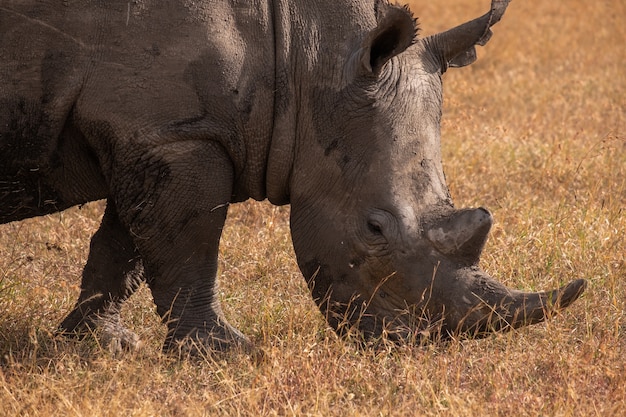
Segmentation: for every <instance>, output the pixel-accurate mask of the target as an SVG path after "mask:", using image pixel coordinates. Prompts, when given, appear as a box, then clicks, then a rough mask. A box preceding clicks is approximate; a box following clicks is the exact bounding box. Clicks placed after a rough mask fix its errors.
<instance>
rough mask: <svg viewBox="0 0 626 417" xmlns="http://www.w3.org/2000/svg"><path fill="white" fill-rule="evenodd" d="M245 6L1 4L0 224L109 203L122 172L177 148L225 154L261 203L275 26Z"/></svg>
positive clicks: (243, 188) (256, 5)
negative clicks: (144, 156) (149, 155)
mask: <svg viewBox="0 0 626 417" xmlns="http://www.w3.org/2000/svg"><path fill="white" fill-rule="evenodd" d="M239 3H240V2H217V3H216V2H209V1H196V2H191V1H185V0H181V1H178V2H174V1H172V2H155V1H154V2H153V1H136V2H127V1H125V0H124V1H119V0H118V1H87V2H73V1H68V2H35V1H8V2H3V5H2V7H0V28H1V32H2V38H3V41H2V42H1V44H0V85H1V86H2V89H1V90H0V92H1V93H0V102H1V103H0V104H1V105H0V160H1V162H2V164H0V222H7V221H12V220H19V219H21V218H25V217H31V216H36V215H41V214H46V213H50V212H54V211H58V210H62V209H65V208H67V207H70V206H72V205H75V204H80V203H83V202H86V201H90V200H94V199H99V198H104V197H107V195H108V192H109V185H110V184H109V183H110V180H111V169H112V166H113V164H116V163H117V164H120V163H121V164H125V163H132V160H131V159H130V158H131V154H133V153H136V152H140V153H141V152H146V151H147V150H148V149H149V148H155V147H158V146H159V145H160V144H164V143H169V142H172V141H178V140H216V141H219V142H220V143H222V145H223V146H224V147H225V148H226V149H227V151H228V152H229V154H230V155H231V158H232V159H233V164H234V166H235V168H236V170H237V175H236V177H237V179H238V184H237V185H236V187H235V190H236V191H237V192H238V193H239V194H240V199H244V198H247V197H249V196H252V197H255V198H263V197H264V192H265V190H264V175H265V172H264V170H265V160H266V153H267V147H268V145H269V139H268V137H269V132H270V129H271V124H272V113H271V112H272V105H271V104H272V95H273V89H274V86H273V67H272V63H273V46H272V38H271V21H270V20H271V19H270V14H269V10H268V6H267V5H265V4H264V3H261V2H246V3H245V4H242V5H238V4H239ZM268 104H269V105H268Z"/></svg>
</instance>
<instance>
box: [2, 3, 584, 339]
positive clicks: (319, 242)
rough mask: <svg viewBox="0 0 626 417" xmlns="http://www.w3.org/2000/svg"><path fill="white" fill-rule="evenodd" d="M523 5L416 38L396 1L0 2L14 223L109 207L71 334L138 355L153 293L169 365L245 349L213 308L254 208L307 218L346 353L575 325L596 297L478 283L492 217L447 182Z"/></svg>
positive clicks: (68, 325)
mask: <svg viewBox="0 0 626 417" xmlns="http://www.w3.org/2000/svg"><path fill="white" fill-rule="evenodd" d="M507 5H508V0H493V2H492V5H491V8H490V10H489V11H488V12H487V13H486V14H485V15H483V16H482V17H478V18H476V19H474V20H471V21H468V22H467V23H464V24H462V25H460V26H458V27H455V28H453V29H451V30H448V31H445V32H442V33H438V34H435V35H432V36H427V37H418V35H417V33H418V21H417V19H415V18H414V16H413V15H412V13H411V11H410V10H409V9H408V8H407V7H403V6H398V5H394V4H390V3H389V2H388V1H387V0H351V1H348V0H311V1H295V0H246V1H243V0H221V1H215V0H170V1H156V0H135V1H127V0H88V1H78V0H67V1H56V2H41V1H35V0H3V1H2V4H1V5H0V36H1V37H2V41H1V42H0V93H1V94H0V161H1V165H0V223H7V222H13V221H18V220H21V219H24V218H28V217H33V216H41V215H45V214H49V213H54V212H58V211H60V210H64V209H66V208H69V207H72V206H75V205H80V204H83V203H86V202H89V201H93V200H99V199H106V209H105V212H104V215H103V219H102V223H101V225H100V228H99V230H98V231H97V232H96V233H95V235H94V236H93V238H92V240H91V246H90V252H89V257H88V259H87V263H86V265H85V268H84V271H83V275H82V283H81V292H80V295H79V298H78V301H77V303H76V306H75V308H74V310H73V311H72V312H70V313H69V315H68V316H67V318H65V320H64V321H63V322H62V323H61V325H60V330H61V331H62V332H64V333H70V334H82V333H84V332H87V331H90V330H92V329H95V328H98V326H100V328H101V329H103V330H102V331H103V332H104V333H105V334H108V335H109V336H110V337H111V340H114V341H115V343H117V344H119V345H121V346H129V347H132V346H135V345H136V344H137V343H138V339H137V336H136V335H135V334H134V333H132V332H131V331H129V330H127V329H125V328H124V327H123V326H122V325H121V322H120V316H119V314H120V307H121V306H122V304H123V303H124V302H125V301H126V300H127V299H128V297H129V296H131V294H132V293H133V292H134V291H135V290H136V289H137V288H138V286H139V285H140V284H141V283H142V282H146V283H147V285H148V286H149V288H150V290H151V293H152V295H153V298H154V302H155V304H156V306H157V312H158V314H159V315H160V316H161V317H162V318H163V320H164V321H165V322H166V323H167V326H168V333H167V337H166V340H165V343H164V348H166V349H171V348H172V347H173V346H181V345H182V346H187V345H189V346H194V347H193V348H190V349H198V348H202V349H207V350H224V349H228V348H229V347H233V346H242V347H249V346H250V342H249V339H247V338H246V336H244V335H243V334H242V333H241V332H240V331H238V330H237V329H235V328H234V327H233V326H232V325H230V324H229V322H228V321H227V320H226V318H225V317H224V314H223V312H222V310H221V308H220V305H219V302H218V299H217V297H216V273H217V254H218V245H219V241H220V235H221V230H222V227H223V225H224V221H225V218H226V214H227V209H228V206H229V205H230V204H232V203H236V202H241V201H244V200H247V199H255V200H264V199H268V200H269V201H270V202H271V203H273V204H276V205H284V204H290V205H291V212H290V213H291V214H290V216H291V217H290V226H291V234H292V240H293V245H294V249H295V253H296V258H297V262H298V265H299V267H300V269H301V271H302V274H303V276H304V278H305V280H306V282H307V284H308V286H309V288H310V290H311V293H312V297H313V299H314V300H315V302H316V303H317V305H318V306H319V309H320V310H321V312H322V313H323V314H324V315H325V316H326V319H327V321H328V323H329V324H330V326H331V327H332V328H334V329H335V330H336V331H337V333H338V334H340V335H349V334H351V335H356V336H358V337H359V338H360V339H359V340H365V341H367V340H374V341H375V340H381V338H388V339H389V340H392V341H398V342H401V341H418V340H420V341H421V340H426V341H428V340H431V339H435V338H437V339H446V338H450V337H463V336H467V337H480V336H484V335H487V334H489V333H492V332H495V331H505V330H509V329H513V328H518V327H520V326H524V325H528V324H532V323H537V322H541V321H542V320H544V319H545V318H546V317H547V316H549V315H551V314H552V313H554V312H556V311H558V310H559V309H562V308H564V307H566V306H568V305H569V304H570V303H572V302H573V301H574V300H576V299H577V298H578V297H579V296H580V294H581V293H582V292H583V290H584V288H585V281H584V280H576V281H572V282H570V283H569V284H567V285H565V286H563V287H561V288H559V289H556V290H553V291H548V292H539V293H528V292H522V291H517V290H513V289H509V288H507V287H506V286H504V285H503V284H501V283H499V282H498V281H496V280H495V279H493V278H491V277H490V276H489V275H488V274H487V273H485V272H484V271H482V270H481V269H480V268H479V266H478V261H479V257H480V255H481V251H482V249H483V247H484V244H485V240H486V238H487V234H488V232H489V230H490V228H491V226H492V222H493V217H492V215H491V213H490V212H489V211H488V210H486V209H484V208H475V209H463V210H459V209H456V208H455V207H454V205H453V203H452V199H451V196H450V192H449V190H448V187H447V185H446V182H445V177H444V172H443V167H442V161H441V150H440V118H441V113H442V74H443V73H444V72H445V71H446V70H447V69H448V68H451V67H462V66H464V65H468V64H471V63H472V62H473V61H474V60H475V58H476V54H475V46H476V45H484V44H485V43H486V42H487V41H488V40H489V38H490V36H491V29H490V27H491V26H492V25H494V24H495V23H496V22H498V21H499V20H500V18H501V17H502V15H503V13H504V10H505V9H506V7H507ZM107 332H108V333H107Z"/></svg>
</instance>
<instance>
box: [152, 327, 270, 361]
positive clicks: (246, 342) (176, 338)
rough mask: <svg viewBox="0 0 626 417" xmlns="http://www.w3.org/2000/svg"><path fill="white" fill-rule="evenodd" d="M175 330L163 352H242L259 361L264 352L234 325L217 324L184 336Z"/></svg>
mask: <svg viewBox="0 0 626 417" xmlns="http://www.w3.org/2000/svg"><path fill="white" fill-rule="evenodd" d="M181 334H182V333H181V332H177V331H174V332H173V333H172V334H171V335H169V336H168V337H167V338H166V340H165V343H164V344H163V352H164V353H167V354H172V355H175V356H178V357H198V358H203V357H212V358H215V357H219V356H220V355H222V354H225V353H229V354H230V353H242V354H244V355H247V356H250V357H251V358H252V359H253V360H255V361H257V362H259V361H260V360H262V359H263V357H264V353H263V351H262V350H261V349H259V348H257V347H256V346H255V345H254V344H253V343H252V342H251V341H250V339H248V338H247V337H246V336H245V335H244V334H243V333H241V332H240V331H239V330H237V329H235V328H234V327H232V326H230V325H229V324H226V326H224V325H221V326H215V327H213V328H210V329H208V328H205V329H202V330H198V329H194V330H193V331H191V332H188V333H187V334H185V335H184V336H181Z"/></svg>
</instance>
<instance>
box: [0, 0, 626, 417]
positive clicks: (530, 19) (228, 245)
mask: <svg viewBox="0 0 626 417" xmlns="http://www.w3.org/2000/svg"><path fill="white" fill-rule="evenodd" d="M487 3H488V2H487V1H476V0H455V1H446V2H419V3H418V2H414V6H413V9H414V10H415V12H416V14H417V15H419V16H422V17H423V19H422V20H423V25H422V26H423V28H424V31H423V33H424V34H429V33H433V32H434V31H438V30H441V29H444V28H446V27H447V26H448V25H449V24H456V23H460V22H461V21H463V20H464V19H465V18H467V17H473V16H475V15H478V14H479V13H482V12H483V11H484V9H485V7H487ZM624 16H626V6H625V3H623V2H618V1H613V2H609V1H600V0H599V1H594V2H588V1H583V0H564V1H560V2H550V1H544V2H539V1H532V2H531V1H515V2H513V3H512V4H511V6H510V8H509V10H508V12H507V15H505V18H504V20H503V21H502V22H501V23H500V24H498V26H496V27H495V28H494V32H495V35H494V38H493V39H492V41H491V42H490V43H489V45H488V46H487V47H486V48H483V50H481V51H479V61H478V62H477V63H476V64H474V65H473V66H471V67H469V68H465V69H463V70H454V71H452V70H451V71H449V73H448V74H446V76H445V78H446V109H445V120H444V126H443V135H444V142H443V147H444V163H445V166H446V173H447V177H448V181H449V185H450V187H451V191H452V194H453V196H454V198H455V201H456V203H457V205H458V206H477V205H485V206H486V207H489V208H490V209H491V210H492V211H493V212H494V215H495V218H496V226H495V228H494V232H493V236H492V239H491V240H490V242H489V244H488V247H487V249H486V254H485V256H484V259H483V266H484V268H485V269H486V270H488V271H490V272H492V273H493V274H494V275H496V276H499V277H501V279H502V281H504V282H506V283H507V284H508V285H511V286H514V287H520V288H528V289H543V288H547V287H554V286H557V285H559V284H562V283H564V282H566V281H569V280H571V279H574V278H579V277H584V278H587V279H589V283H590V286H589V288H588V291H587V292H586V294H585V295H584V296H583V298H582V299H581V300H579V301H578V302H577V303H575V304H574V305H573V306H572V307H570V309H568V310H567V311H566V312H564V314H562V315H560V316H559V317H557V318H556V319H555V320H552V321H550V322H548V323H546V324H542V325H537V326H534V327H531V328H526V329H523V330H520V331H517V332H514V333H510V334H506V335H497V336H494V337H491V338H488V339H485V340H481V341H464V342H453V343H450V344H449V345H446V346H437V345H434V346H428V347H425V348H408V347H407V348H400V349H396V350H391V351H383V352H373V351H365V352H362V351H358V350H356V349H354V348H353V347H352V346H350V345H348V344H346V343H343V342H341V341H338V340H337V339H336V338H335V337H334V335H333V334H332V333H330V332H329V331H328V330H327V328H326V326H325V324H324V321H323V320H322V318H321V317H320V314H319V313H318V311H317V309H316V307H315V306H314V305H313V302H312V301H311V300H310V296H309V294H308V292H307V290H306V288H305V286H304V282H303V279H302V278H301V276H300V273H299V272H298V270H297V267H296V264H295V261H294V257H293V254H292V249H291V244H290V240H289V234H288V224H287V218H288V208H273V207H271V206H269V205H268V204H267V203H246V204H241V205H238V206H235V207H233V208H232V210H231V217H230V220H229V222H228V226H227V228H226V230H225V233H224V239H223V251H222V257H221V269H222V280H221V282H222V287H221V294H222V298H223V300H224V304H225V309H226V310H227V313H228V316H229V317H230V318H231V319H232V321H233V322H234V323H235V324H236V325H237V326H238V327H239V328H240V329H242V330H243V331H244V332H245V333H247V334H248V335H250V336H251V337H252V338H253V339H255V341H256V342H257V344H258V345H259V346H260V347H261V348H262V349H264V350H265V352H266V361H264V362H262V363H260V364H255V363H253V362H251V361H250V360H248V359H247V358H246V357H244V356H241V355H237V354H232V355H228V356H227V357H225V358H219V359H210V358H206V359H204V360H196V361H182V362H181V361H176V360H173V359H172V358H169V357H166V356H162V355H161V354H160V353H159V345H160V343H161V341H162V339H163V327H162V326H161V325H160V323H159V321H158V320H157V318H156V315H155V313H154V308H153V306H152V303H151V300H150V296H149V293H148V292H147V291H146V290H145V289H144V290H142V292H141V293H140V294H138V295H137V296H135V297H134V298H133V299H132V300H131V302H130V303H129V304H130V305H129V308H128V310H127V311H126V312H125V313H126V315H125V317H126V320H127V321H128V323H129V325H130V326H132V327H133V328H134V329H136V331H137V332H138V333H140V335H141V336H142V338H143V339H144V340H145V341H146V342H148V345H147V346H146V348H145V349H144V350H143V351H141V352H139V353H136V354H126V355H122V356H121V357H113V356H111V355H110V354H109V353H108V352H106V351H105V350H102V349H100V348H99V347H98V346H97V345H96V344H95V342H94V341H93V340H85V341H82V342H77V341H68V340H65V339H57V338H55V337H54V336H53V335H52V331H53V330H54V328H55V326H56V325H57V324H58V323H59V322H60V320H61V319H62V318H63V316H64V314H66V313H67V312H68V311H69V310H70V309H71V307H72V305H73V302H74V300H75V298H76V297H77V294H78V285H79V276H80V272H81V268H82V265H83V264H84V262H85V259H86V256H87V249H88V242H89V237H90V235H91V234H92V233H93V232H94V231H95V229H96V227H97V224H98V221H99V216H100V215H101V203H95V204H91V205H88V206H86V207H84V208H83V209H82V210H79V209H73V210H69V211H67V212H65V213H62V214H57V215H54V216H50V217H48V218H40V219H34V220H30V221H26V222H21V223H15V224H9V225H4V226H2V227H0V248H2V252H1V257H0V353H1V354H2V356H1V357H0V415H7V416H14V415H23V416H35V415H67V416H99V415H111V416H113V415H128V416H131V415H136V416H149V415H155V416H176V415H189V416H195V415H222V414H223V415H320V416H331V415H446V416H476V415H529V416H535V415H580V416H590V415H606V416H612V415H622V414H623V413H624V412H626V391H625V390H624V387H625V386H626V369H625V367H626V366H625V361H624V358H625V357H626V349H625V347H626V346H625V343H626V342H625V336H626V334H625V333H626V317H625V315H626V306H625V302H626V301H625V300H626V284H625V283H624V281H625V279H626V264H625V261H624V254H625V253H626V245H625V241H624V231H625V230H626V216H625V213H624V208H625V206H626V180H625V178H626V70H625V68H626V49H625V48H624V40H625V39H626V29H625V28H626V25H625V23H626V22H625V21H624Z"/></svg>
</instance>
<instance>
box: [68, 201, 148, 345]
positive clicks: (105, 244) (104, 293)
mask: <svg viewBox="0 0 626 417" xmlns="http://www.w3.org/2000/svg"><path fill="white" fill-rule="evenodd" d="M143 280H144V278H143V265H142V262H141V258H140V257H139V253H138V252H137V250H136V247H135V244H134V242H133V240H132V238H131V237H130V235H129V233H128V232H127V231H126V229H125V228H124V227H123V226H122V225H121V223H120V221H119V218H118V216H117V212H116V210H115V207H114V205H113V204H112V203H111V202H109V203H108V204H107V208H106V210H105V213H104V216H103V218H102V223H101V225H100V228H99V229H98V231H97V232H96V234H95V235H94V236H93V238H92V240H91V245H90V251H89V258H88V259H87V264H86V265H85V268H84V270H83V277H82V283H81V292H80V296H79V299H78V301H77V302H76V306H75V307H74V309H73V310H72V311H71V312H70V313H69V314H68V316H67V317H66V318H65V319H64V320H63V322H62V323H61V325H60V329H59V330H60V332H61V333H62V334H64V335H70V336H72V335H77V336H84V335H87V334H91V333H95V334H96V335H97V337H98V339H99V340H100V342H101V344H102V345H104V346H106V347H108V348H109V349H111V350H112V351H118V350H121V349H129V350H130V349H136V348H138V347H139V338H138V336H137V335H136V334H135V333H133V332H132V331H130V330H128V329H127V328H125V327H124V326H123V325H122V323H121V320H120V310H121V307H122V304H123V303H124V301H126V300H127V299H128V298H129V297H130V296H131V295H132V294H133V293H134V292H135V291H136V290H137V288H138V287H139V285H140V284H141V282H142V281H143Z"/></svg>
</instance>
